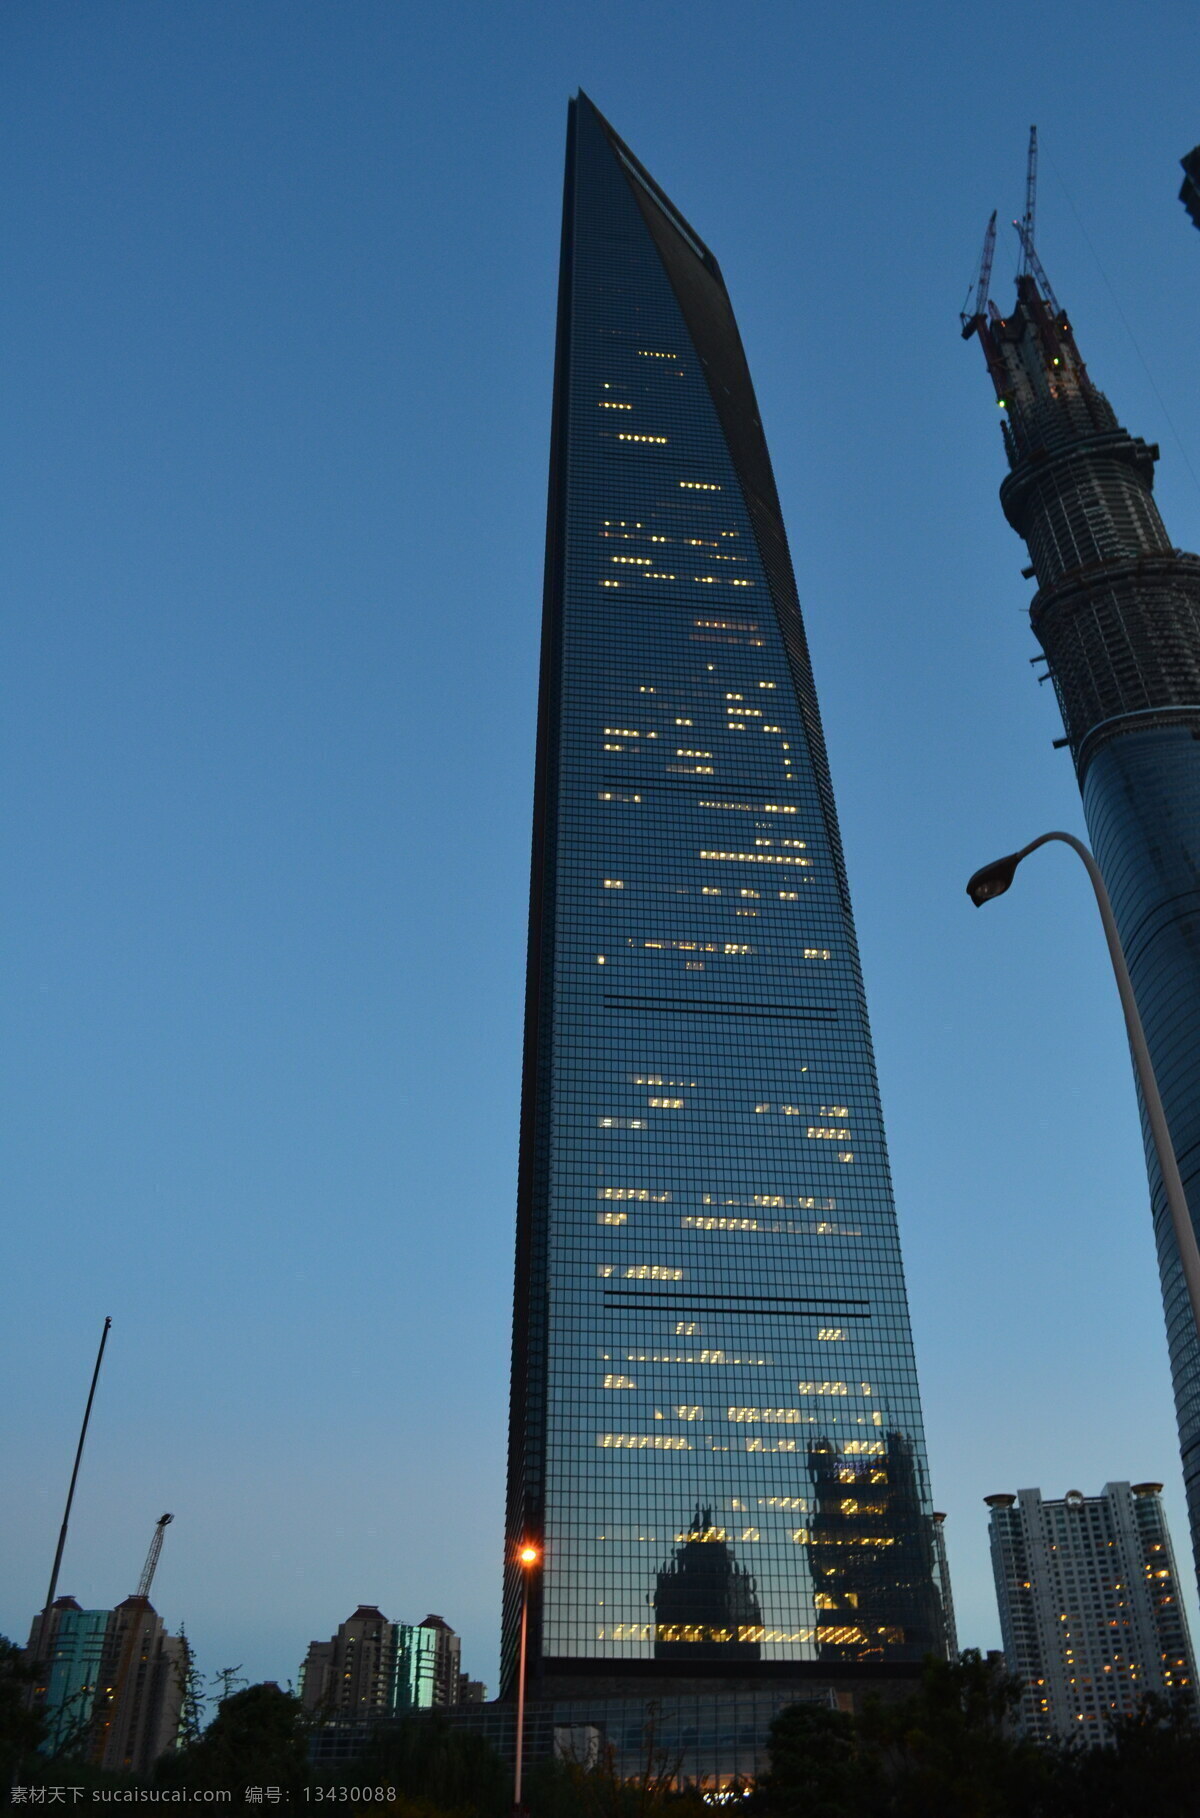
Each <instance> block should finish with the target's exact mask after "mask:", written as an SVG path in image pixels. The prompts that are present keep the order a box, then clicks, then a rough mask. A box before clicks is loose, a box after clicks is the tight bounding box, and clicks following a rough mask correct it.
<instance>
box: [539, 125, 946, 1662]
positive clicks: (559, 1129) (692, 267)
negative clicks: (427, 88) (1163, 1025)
mask: <svg viewBox="0 0 1200 1818" xmlns="http://www.w3.org/2000/svg"><path fill="white" fill-rule="evenodd" d="M510 1444H511V1452H510V1480H509V1509H508V1555H509V1561H510V1564H509V1571H508V1581H507V1587H506V1593H507V1594H506V1611H505V1646H504V1674H505V1680H506V1683H507V1685H508V1686H509V1687H511V1684H512V1679H513V1673H514V1669H515V1649H516V1637H517V1632H518V1628H519V1617H520V1602H521V1587H520V1582H519V1579H518V1575H517V1568H515V1566H514V1565H513V1564H512V1560H513V1556H514V1554H515V1550H516V1547H517V1545H518V1544H519V1543H520V1542H521V1541H524V1540H526V1539H528V1538H533V1539H536V1540H537V1541H539V1542H541V1543H543V1545H544V1567H543V1569H542V1570H541V1572H540V1573H539V1574H538V1575H537V1577H536V1578H535V1579H534V1581H533V1582H532V1584H531V1588H530V1629H529V1640H530V1662H531V1671H532V1672H533V1674H534V1675H535V1680H540V1683H541V1684H542V1686H543V1687H544V1688H549V1687H550V1686H552V1685H558V1686H561V1685H562V1684H564V1683H567V1682H569V1681H570V1680H571V1679H572V1676H573V1675H574V1676H575V1678H576V1680H578V1678H579V1677H580V1676H581V1675H585V1674H591V1675H592V1676H593V1679H594V1680H596V1679H598V1677H603V1676H604V1674H608V1675H609V1676H610V1678H611V1677H612V1676H618V1677H619V1675H620V1674H621V1673H622V1672H628V1673H629V1674H630V1675H631V1676H633V1677H641V1678H651V1679H653V1678H654V1677H655V1676H656V1675H659V1676H661V1677H662V1678H666V1677H668V1676H678V1675H680V1674H690V1673H695V1672H697V1671H701V1670H704V1671H707V1672H709V1673H718V1674H719V1673H728V1674H731V1675H736V1676H739V1677H741V1676H745V1675H749V1676H752V1677H753V1676H756V1675H757V1676H762V1675H763V1674H764V1673H766V1674H767V1675H768V1676H769V1674H770V1672H771V1671H772V1670H775V1671H778V1668H779V1664H780V1663H793V1664H794V1665H795V1666H796V1667H797V1669H798V1670H803V1668H804V1665H805V1663H807V1664H808V1667H809V1668H810V1669H811V1670H812V1671H814V1672H821V1673H824V1674H825V1675H826V1676H828V1675H829V1673H830V1671H831V1670H838V1669H850V1668H854V1669H859V1668H863V1667H866V1668H868V1669H869V1668H870V1667H871V1666H872V1665H874V1666H875V1667H876V1668H880V1669H891V1668H894V1667H895V1666H896V1665H897V1664H898V1663H899V1664H900V1665H901V1666H903V1663H914V1662H917V1661H919V1660H920V1659H921V1657H922V1656H923V1655H924V1654H925V1653H927V1652H928V1651H930V1650H934V1651H939V1650H940V1649H941V1648H942V1646H943V1637H944V1629H943V1617H942V1605H941V1598H940V1590H939V1578H938V1568H937V1563H936V1549H935V1540H934V1532H933V1521H932V1508H931V1503H930V1498H929V1490H928V1482H927V1474H926V1464H925V1449H924V1440H923V1437H922V1427H921V1411H920V1405H919V1401H918V1394H917V1379H916V1370H915V1366H914V1361H913V1351H912V1342H911V1337H910V1331H909V1317H908V1307H907V1302H906V1297H905V1287H904V1277H903V1271H902V1268H901V1261H900V1249H899V1243H898V1238H897V1231H896V1215H895V1208H894V1205H893V1200H892V1189H891V1182H890V1178H889V1173H888V1162H887V1154H886V1149H885V1144H884V1135H883V1124H882V1119H881V1115H880V1107H879V1095H878V1089H877V1084H876V1077H875V1064H874V1059H873V1055H872V1049H871V1038H870V1034H869V1030H868V1026H867V1016H866V1005H865V1001H864V996H863V987H862V979H861V976H860V971H859V961H858V953H857V948H856V945H855V935H854V924H853V920H852V917H851V911H850V899H849V894H848V891H847V886H846V875H845V867H844V863H843V859H842V849H841V843H840V840H839V836H838V827H837V818H836V814H835V810H834V803H833V793H832V790H831V787H830V780H829V770H828V764H827V760H826V755H825V746H824V741H823V737H822V732H821V724H820V717H819V714H818V710H817V700H816V694H815V692H814V688H813V681H812V674H811V670H810V666H809V658H808V651H807V646H806V643H805V636H804V628H803V624H802V622H801V617H800V610H799V606H798V603H797V599H796V590H795V582H794V580H793V576H792V569H791V562H790V559H789V556H788V549H787V541H786V538H785V535H784V530H783V523H782V519H781V516H780V510H779V501H778V498H777V496H776V492H775V484H774V480H773V478H772V473H771V464H770V460H769V457H768V454H767V448H766V443H765V441H764V439H763V431H762V425H761V423H760V421H759V413H758V405H757V403H756V401H755V396H754V391H753V387H752V386H751V382H750V375H749V372H748V370H747V367H746V361H745V356H744V354H743V352H742V346H741V341H740V338H739V336H738V331H737V326H736V324H735V322H734V319H733V314H732V311H731V308H730V304H729V299H728V296H727V294H726V291H725V286H724V283H723V281H722V278H721V273H720V269H719V267H718V265H717V262H716V260H715V259H714V257H713V255H712V253H711V252H709V251H708V249H707V247H706V246H705V245H704V243H703V242H702V240H701V239H700V238H699V236H698V235H697V234H696V233H695V231H694V230H693V229H692V228H691V227H689V226H688V224H687V222H686V221H685V220H684V219H683V217H682V216H681V215H680V213H679V211H678V210H677V209H676V208H675V207H674V206H673V205H672V203H671V202H670V201H669V200H668V199H667V197H666V196H665V195H664V194H663V192H662V190H661V189H659V187H658V185H657V184H656V183H655V182H654V181H653V179H652V178H651V177H650V176H649V175H648V174H647V172H646V171H645V170H644V169H643V168H642V166H641V165H640V164H639V162H638V161H637V159H636V158H635V157H634V156H633V154H632V153H631V152H630V151H629V149H628V148H627V147H626V146H625V145H624V144H623V143H622V142H621V140H620V139H619V138H618V137H617V135H616V134H615V133H614V132H613V131H612V129H611V127H610V126H609V125H608V124H607V122H606V121H605V120H604V119H603V118H602V117H601V115H600V114H599V113H598V112H597V111H596V109H595V108H594V107H593V106H592V105H591V103H590V102H589V101H588V100H587V99H586V98H585V97H583V96H580V98H579V99H578V100H577V101H576V102H575V103H573V105H572V107H571V113H570V124H569V132H568V148H567V174H566V198H565V209H564V222H563V246H562V268H561V288H560V300H559V321H558V352H557V365H556V373H555V389H554V420H553V439H552V450H551V473H550V504H549V528H548V537H547V557H546V587H545V616H544V632H543V655H542V678H541V704H540V721H539V732H538V757H537V780H536V800H535V812H534V851H533V877H532V907H531V916H530V944H529V972H528V997H527V1021H526V1046H525V1077H524V1099H523V1110H522V1132H521V1165H520V1185H519V1219H518V1245H517V1271H516V1305H515V1337H514V1359H513V1378H512V1416H511V1441H510Z"/></svg>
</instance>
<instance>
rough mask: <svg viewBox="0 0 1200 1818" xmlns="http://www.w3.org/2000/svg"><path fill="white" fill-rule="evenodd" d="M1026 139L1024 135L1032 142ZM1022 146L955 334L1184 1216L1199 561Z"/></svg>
mask: <svg viewBox="0 0 1200 1818" xmlns="http://www.w3.org/2000/svg"><path fill="white" fill-rule="evenodd" d="M1034 143H1036V142H1034ZM1032 174H1033V147H1032V145H1031V160H1030V175H1031V181H1030V184H1029V188H1028V192H1027V202H1026V212H1025V219H1024V221H1023V222H1022V223H1021V225H1020V228H1019V232H1020V235H1021V241H1022V250H1023V257H1022V261H1021V270H1020V273H1019V275H1018V277H1017V294H1016V299H1015V302H1014V304H1013V306H1012V308H1011V309H1010V311H1009V312H1008V314H1007V315H1001V314H1000V311H999V310H998V309H997V307H996V305H995V304H994V303H992V302H991V301H990V299H989V298H988V294H987V292H988V278H989V274H990V249H991V245H992V244H993V243H994V242H993V233H994V222H995V217H994V216H993V226H992V228H991V229H989V237H988V240H987V241H986V242H985V253H984V260H983V266H982V269H981V272H980V279H979V284H978V288H977V291H976V294H975V298H974V303H973V307H971V308H969V309H968V310H967V311H966V312H964V317H963V333H964V335H965V336H968V337H969V336H971V335H975V336H977V337H978V339H979V342H980V345H981V347H982V348H983V353H984V358H985V359H986V362H987V368H988V372H989V374H990V376H991V380H992V383H993V385H994V387H995V392H996V398H997V402H998V403H999V405H1000V408H1001V409H1002V410H1003V412H1004V413H1005V420H1004V422H1003V423H1002V424H1001V428H1002V432H1003V436H1004V448H1005V452H1006V454H1007V456H1008V464H1009V468H1010V472H1009V473H1008V475H1007V477H1006V479H1005V480H1004V482H1003V484H1002V485H1001V488H1000V502H1001V505H1002V506H1003V508H1004V514H1005V516H1006V518H1007V519H1008V521H1009V523H1010V524H1011V525H1012V527H1013V529H1014V530H1015V531H1016V532H1017V534H1018V535H1019V536H1021V537H1023V538H1024V540H1025V542H1026V544H1027V545H1028V548H1029V559H1030V564H1031V566H1030V567H1029V568H1028V569H1027V570H1026V571H1025V572H1026V574H1027V575H1028V576H1029V577H1030V578H1035V579H1036V581H1037V592H1036V593H1035V595H1034V598H1033V601H1032V603H1031V605H1030V609H1029V616H1030V623H1031V625H1032V627H1033V632H1034V636H1035V637H1036V638H1037V640H1038V642H1039V644H1040V645H1041V647H1042V650H1043V651H1044V652H1045V656H1046V661H1047V664H1048V666H1049V673H1050V675H1051V677H1052V679H1053V682H1054V687H1055V690H1056V691H1057V694H1058V701H1059V706H1060V708H1061V710H1062V717H1063V726H1064V728H1065V732H1066V737H1065V739H1064V740H1062V741H1061V742H1062V743H1064V744H1066V745H1068V746H1069V748H1070V751H1071V755H1072V758H1073V759H1074V763H1075V773H1076V776H1077V777H1078V780H1079V787H1080V791H1081V793H1082V796H1083V810H1084V816H1085V818H1086V820H1087V825H1088V830H1089V833H1090V835H1091V842H1092V846H1093V849H1094V851H1095V854H1096V858H1097V860H1098V862H1099V865H1100V868H1101V871H1102V872H1103V874H1104V880H1105V883H1106V885H1107V887H1108V893H1109V896H1110V897H1111V899H1112V905H1113V910H1114V913H1115V915H1116V919H1117V925H1118V928H1119V930H1120V935H1121V943H1122V946H1123V947H1124V950H1125V955H1126V958H1127V960H1128V962H1129V969H1130V973H1131V975H1132V978H1133V984H1134V990H1135V992H1136V995H1137V1002H1138V1009H1139V1012H1140V1014H1141V1019H1142V1023H1143V1026H1144V1028H1145V1032H1146V1039H1147V1042H1148V1044H1149V1048H1150V1053H1151V1058H1152V1060H1153V1063H1154V1070H1155V1074H1156V1076H1157V1079H1158V1083H1159V1088H1160V1091H1161V1094H1162V1099H1163V1105H1164V1108H1165V1111H1166V1115H1167V1120H1168V1123H1169V1126H1170V1131H1171V1137H1172V1140H1173V1144H1174V1148H1175V1152H1176V1155H1177V1157H1178V1160H1179V1168H1180V1172H1181V1174H1182V1177H1183V1182H1184V1187H1185V1190H1186V1192H1187V1197H1188V1203H1189V1207H1190V1210H1191V1214H1192V1220H1193V1223H1194V1224H1195V1223H1196V1222H1197V1214H1198V1213H1200V558H1197V557H1196V556H1194V555H1188V554H1185V553H1184V552H1183V551H1182V550H1179V549H1176V548H1174V547H1173V545H1172V543H1171V539H1170V537H1169V536H1168V535H1167V532H1166V528H1165V526H1164V525H1163V521H1162V518H1161V517H1160V516H1159V513H1158V508H1157V506H1156V505H1155V502H1154V498H1153V492H1152V489H1153V485H1154V463H1155V461H1156V460H1157V459H1158V449H1157V448H1156V447H1154V446H1152V445H1149V444H1147V443H1146V442H1144V441H1143V440H1142V439H1141V438H1140V437H1135V436H1131V435H1130V434H1129V432H1128V431H1127V430H1126V429H1124V428H1123V427H1122V426H1121V424H1120V423H1119V422H1118V421H1117V417H1116V413H1115V412H1114V410H1113V408H1112V406H1111V404H1110V403H1109V402H1108V399H1107V398H1106V397H1105V396H1104V393H1103V392H1101V391H1099V390H1098V389H1097V388H1096V386H1095V385H1094V384H1093V382H1092V380H1091V378H1090V377H1089V375H1088V372H1087V368H1086V367H1085V365H1084V363H1083V360H1082V359H1081V357H1080V354H1079V349H1078V347H1077V346H1076V344H1075V336H1074V332H1073V330H1072V327H1071V323H1070V321H1069V320H1068V317H1067V313H1066V311H1065V310H1063V309H1061V308H1060V307H1059V304H1058V301H1057V299H1056V297H1055V295H1054V293H1053V291H1052V289H1051V288H1050V284H1049V281H1048V280H1047V278H1046V275H1045V272H1044V271H1043V269H1042V266H1041V264H1040V262H1039V260H1038V257H1037V253H1036V251H1035V249H1034V244H1033V183H1032ZM1142 1127H1143V1136H1144V1140H1145V1146H1146V1162H1147V1168H1148V1171H1149V1176H1150V1195H1151V1207H1152V1212H1153V1219H1154V1231H1155V1237H1156V1240H1157V1244H1158V1262H1159V1271H1160V1275H1161V1279H1162V1291H1163V1303H1164V1307H1165V1312H1166V1323H1167V1339H1168V1344H1169V1348H1170V1356H1171V1370H1172V1375H1173V1379H1174V1387H1175V1405H1176V1413H1177V1416H1178V1421H1179V1437H1180V1447H1181V1450H1182V1456H1183V1474H1184V1481H1185V1484H1186V1488H1187V1496H1188V1512H1189V1517H1190V1521H1191V1530H1192V1543H1193V1548H1194V1549H1195V1550H1196V1552H1197V1555H1198V1557H1200V1346H1198V1345H1197V1339H1196V1332H1195V1328H1194V1325H1193V1321H1192V1314H1191V1309H1190V1306H1189V1302H1188V1296H1187V1291H1186V1288H1185V1285H1184V1280H1183V1273H1182V1269H1181V1266H1180V1261H1179V1254H1178V1249H1177V1246H1176V1242H1175V1237H1174V1233H1173V1230H1172V1225H1171V1217H1170V1212H1169V1210H1168V1206H1167V1200H1166V1195H1165V1193H1164V1190H1163V1183H1162V1179H1161V1176H1160V1173H1159V1169H1158V1164H1157V1161H1156V1159H1155V1155H1154V1148H1153V1144H1152V1142H1151V1139H1150V1132H1149V1127H1148V1124H1147V1121H1146V1117H1145V1111H1144V1107H1143V1114H1142Z"/></svg>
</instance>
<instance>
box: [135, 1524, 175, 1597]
mask: <svg viewBox="0 0 1200 1818" xmlns="http://www.w3.org/2000/svg"><path fill="white" fill-rule="evenodd" d="M174 1519H175V1517H174V1516H173V1515H160V1516H159V1518H158V1525H157V1527H156V1528H155V1530H154V1539H153V1540H152V1541H151V1542H150V1551H149V1552H148V1553H147V1555H146V1563H145V1565H144V1566H143V1567H142V1575H141V1577H140V1578H139V1579H138V1588H137V1590H136V1591H135V1592H134V1593H133V1594H134V1596H135V1597H147V1598H148V1597H149V1595H150V1586H151V1585H152V1584H153V1583H154V1573H155V1570H156V1569H157V1566H158V1556H159V1554H160V1553H161V1552H162V1543H163V1535H164V1533H165V1532H166V1530H167V1527H168V1524H169V1523H170V1522H172V1521H174Z"/></svg>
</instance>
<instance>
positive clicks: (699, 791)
mask: <svg viewBox="0 0 1200 1818" xmlns="http://www.w3.org/2000/svg"><path fill="white" fill-rule="evenodd" d="M593 780H594V781H595V782H596V784H597V786H598V787H600V788H602V789H613V790H616V789H645V790H650V789H671V790H674V791H675V792H676V793H677V794H679V795H693V796H695V797H696V806H697V807H698V808H702V807H703V806H704V802H703V800H702V799H701V798H702V797H703V796H704V794H705V792H706V791H707V793H708V794H709V795H711V794H712V792H713V790H714V789H725V790H735V789H740V790H741V791H742V792H743V794H750V795H759V794H762V793H763V792H764V791H765V790H766V789H767V788H768V787H769V785H768V784H766V783H765V782H763V781H762V780H761V779H755V780H754V781H751V782H746V781H744V780H742V779H740V778H737V777H735V778H734V779H733V781H732V782H731V781H729V779H728V778H726V780H725V781H724V782H718V781H717V780H716V779H714V778H709V777H698V778H696V780H695V781H694V782H691V783H673V782H671V781H670V779H669V778H667V777H652V778H651V779H650V781H649V782H647V781H646V779H645V778H644V777H633V776H609V777H597V778H595V779H593V778H592V777H590V776H588V777H581V778H580V779H579V784H578V786H579V787H580V788H582V789H586V791H587V792H588V795H589V797H590V795H591V791H592V783H593ZM771 793H772V794H773V795H778V796H779V797H780V805H781V806H783V807H786V808H794V809H795V810H796V812H797V813H800V812H801V811H802V810H805V809H808V808H810V807H811V808H813V811H814V813H815V812H817V809H816V807H815V805H814V804H812V803H809V802H802V801H787V800H786V797H787V794H788V791H787V790H786V789H776V790H772V792H771ZM745 807H747V808H751V809H754V810H755V812H757V813H758V814H770V813H771V810H770V809H769V808H767V807H762V808H759V807H757V804H755V803H753V802H747V803H746V804H745Z"/></svg>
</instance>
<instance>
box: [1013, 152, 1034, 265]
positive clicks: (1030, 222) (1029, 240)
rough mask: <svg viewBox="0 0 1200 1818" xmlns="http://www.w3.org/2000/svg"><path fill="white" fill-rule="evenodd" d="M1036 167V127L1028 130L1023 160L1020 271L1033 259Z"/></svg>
mask: <svg viewBox="0 0 1200 1818" xmlns="http://www.w3.org/2000/svg"><path fill="white" fill-rule="evenodd" d="M1037 166H1038V149H1037V127H1036V126H1031V127H1030V129H1029V155H1028V157H1027V158H1026V160H1025V213H1024V215H1023V216H1022V218H1021V225H1022V227H1023V228H1024V230H1025V231H1024V232H1023V233H1022V234H1021V248H1022V252H1023V255H1024V256H1023V258H1022V260H1021V270H1022V271H1024V270H1025V269H1026V264H1027V263H1028V262H1029V261H1031V259H1032V257H1033V226H1034V219H1035V217H1036V215H1037ZM1018 231H1019V230H1018ZM1035 275H1036V274H1035Z"/></svg>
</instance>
